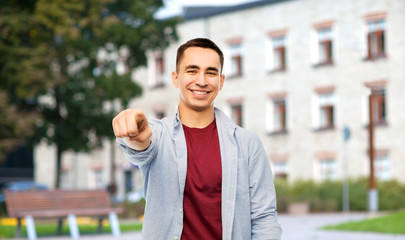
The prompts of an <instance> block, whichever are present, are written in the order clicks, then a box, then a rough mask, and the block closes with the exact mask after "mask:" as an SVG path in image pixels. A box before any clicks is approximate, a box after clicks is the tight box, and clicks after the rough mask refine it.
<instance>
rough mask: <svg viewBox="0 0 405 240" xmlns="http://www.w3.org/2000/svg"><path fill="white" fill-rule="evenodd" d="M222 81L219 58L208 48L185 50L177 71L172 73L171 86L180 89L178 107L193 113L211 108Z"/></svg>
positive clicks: (223, 77) (222, 83)
mask: <svg viewBox="0 0 405 240" xmlns="http://www.w3.org/2000/svg"><path fill="white" fill-rule="evenodd" d="M224 79H225V76H224V75H221V63H220V61H219V56H218V54H217V53H216V52H215V51H214V50H212V49H209V48H200V47H190V48H187V49H186V50H185V51H184V54H183V57H182V59H181V60H180V63H179V67H178V71H177V72H173V73H172V80H173V84H174V86H175V87H176V88H179V89H180V107H185V108H186V109H189V110H193V111H204V110H207V109H210V108H213V106H214V99H215V97H216V96H217V94H218V92H219V91H220V90H221V89H222V86H223V85H224Z"/></svg>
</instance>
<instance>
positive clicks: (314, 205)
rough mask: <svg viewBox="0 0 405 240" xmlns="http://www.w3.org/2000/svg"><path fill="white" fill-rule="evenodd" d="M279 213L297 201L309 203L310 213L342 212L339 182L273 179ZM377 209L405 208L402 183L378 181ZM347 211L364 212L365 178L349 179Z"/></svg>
mask: <svg viewBox="0 0 405 240" xmlns="http://www.w3.org/2000/svg"><path fill="white" fill-rule="evenodd" d="M275 185H276V191H277V208H278V212H280V213H283V212H287V208H288V205H289V204H290V203H296V202H307V203H309V206H310V210H311V212H336V211H342V205H343V199H342V193H343V190H342V182H341V181H326V182H322V183H316V182H314V181H311V180H305V181H304V180H300V181H296V182H294V183H288V182H286V181H283V180H276V181H275ZM377 187H378V198H379V210H380V211H387V210H397V209H400V208H405V184H404V183H400V182H398V181H395V180H393V181H384V182H383V181H380V182H378V183H377ZM349 192H350V193H349V195H350V211H367V210H368V207H367V195H368V179H366V178H360V179H355V180H353V179H351V180H350V181H349Z"/></svg>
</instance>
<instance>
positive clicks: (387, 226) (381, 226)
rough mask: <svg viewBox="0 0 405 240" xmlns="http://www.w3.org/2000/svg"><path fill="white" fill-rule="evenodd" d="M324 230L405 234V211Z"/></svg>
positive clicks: (327, 227)
mask: <svg viewBox="0 0 405 240" xmlns="http://www.w3.org/2000/svg"><path fill="white" fill-rule="evenodd" d="M322 229H326V230H342V231H361V232H379V233H389V234H405V210H401V211H398V212H393V213H389V214H387V215H385V216H382V217H376V218H370V219H366V220H362V221H356V222H347V223H342V224H338V225H333V226H325V227H322Z"/></svg>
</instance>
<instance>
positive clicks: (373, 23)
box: [366, 18, 386, 60]
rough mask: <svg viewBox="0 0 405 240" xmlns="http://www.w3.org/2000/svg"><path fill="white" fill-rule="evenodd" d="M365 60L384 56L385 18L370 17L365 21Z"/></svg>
mask: <svg viewBox="0 0 405 240" xmlns="http://www.w3.org/2000/svg"><path fill="white" fill-rule="evenodd" d="M367 29H368V31H367V57H366V59H367V60H374V59H378V58H385V57H386V43H385V41H386V40H385V32H386V26H385V19H384V18H378V19H371V20H368V21H367Z"/></svg>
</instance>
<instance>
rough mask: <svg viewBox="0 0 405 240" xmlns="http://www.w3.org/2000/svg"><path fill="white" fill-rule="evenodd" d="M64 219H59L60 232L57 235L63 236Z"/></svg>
mask: <svg viewBox="0 0 405 240" xmlns="http://www.w3.org/2000/svg"><path fill="white" fill-rule="evenodd" d="M62 226H63V218H58V230H57V235H58V236H60V235H62Z"/></svg>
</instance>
